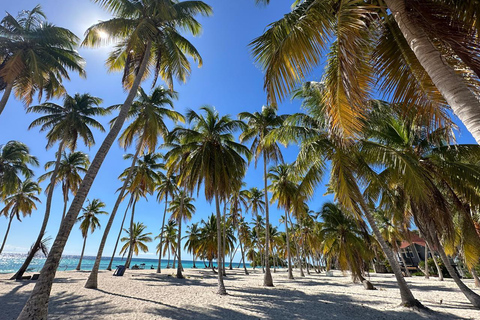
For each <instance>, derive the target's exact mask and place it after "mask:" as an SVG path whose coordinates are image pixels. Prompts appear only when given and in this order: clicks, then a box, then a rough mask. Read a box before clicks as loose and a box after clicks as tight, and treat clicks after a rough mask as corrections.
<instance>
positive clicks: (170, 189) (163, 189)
mask: <svg viewBox="0 0 480 320" xmlns="http://www.w3.org/2000/svg"><path fill="white" fill-rule="evenodd" d="M158 175H159V177H160V179H159V181H157V182H158V185H157V187H156V190H155V191H156V192H158V193H157V201H159V202H160V201H162V200H163V201H165V208H164V210H163V219H162V228H161V229H160V236H159V239H160V242H159V244H158V247H159V250H158V252H159V253H160V254H159V255H158V266H157V273H161V272H162V267H161V264H162V254H163V253H162V245H163V234H164V232H163V231H164V228H165V217H166V215H167V207H168V197H169V196H171V197H174V196H175V195H176V194H177V192H178V186H177V182H176V177H175V176H172V175H171V174H166V175H165V174H163V173H161V172H159V173H158Z"/></svg>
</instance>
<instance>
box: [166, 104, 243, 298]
mask: <svg viewBox="0 0 480 320" xmlns="http://www.w3.org/2000/svg"><path fill="white" fill-rule="evenodd" d="M201 110H202V111H203V112H204V115H201V114H198V113H196V112H195V111H193V110H190V111H188V113H187V120H188V122H189V123H190V124H191V128H189V129H185V128H180V127H177V128H175V129H174V130H173V131H172V140H171V141H175V140H174V139H176V141H178V142H179V144H177V145H173V146H172V148H171V150H170V151H169V152H168V153H167V154H166V155H165V156H166V159H167V165H168V167H169V169H170V170H171V171H172V172H176V171H178V170H180V169H181V170H180V172H179V185H181V186H183V187H185V188H186V189H187V190H189V191H193V190H195V189H197V190H198V189H199V188H200V186H201V185H202V184H203V188H204V192H205V198H206V199H207V201H212V200H213V199H215V208H216V214H217V221H216V223H217V232H218V239H217V241H218V257H217V261H218V266H219V268H220V267H221V265H222V263H221V262H222V250H221V248H222V242H221V221H222V219H221V213H220V212H221V211H220V202H221V201H226V199H227V197H228V195H229V194H230V193H231V192H233V191H234V190H236V189H237V188H238V186H239V185H241V184H242V179H243V177H244V175H245V172H246V169H247V161H246V160H245V159H244V157H246V158H247V159H249V158H250V151H249V150H248V148H246V147H245V146H243V145H241V144H239V143H237V142H235V141H234V137H233V132H234V131H236V130H237V129H242V128H243V127H244V123H243V122H241V121H237V120H232V119H231V118H230V117H229V116H223V117H220V116H219V114H218V113H217V112H216V111H215V110H214V109H213V108H211V107H202V108H201ZM198 192H199V190H198ZM218 294H221V295H223V294H226V290H225V285H224V283H223V274H222V272H218Z"/></svg>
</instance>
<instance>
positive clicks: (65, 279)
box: [0, 269, 480, 320]
mask: <svg viewBox="0 0 480 320" xmlns="http://www.w3.org/2000/svg"><path fill="white" fill-rule="evenodd" d="M173 274H174V271H173V270H172V269H170V270H163V273H162V274H156V273H155V270H132V271H127V272H126V273H125V276H123V277H113V276H112V272H107V271H102V272H101V273H100V275H99V290H90V289H85V288H84V287H83V286H84V284H85V280H86V279H87V277H88V272H86V271H84V272H82V271H81V272H75V271H67V272H58V273H57V277H56V279H55V283H54V285H53V289H52V295H51V299H50V306H49V319H138V320H145V319H227V320H234V319H423V318H430V319H480V311H479V310H475V309H473V308H471V307H470V304H469V302H468V301H467V299H466V298H465V296H464V295H463V294H462V293H461V292H460V291H459V290H458V289H457V287H456V286H455V284H454V283H453V281H452V280H451V279H446V280H445V281H444V282H438V281H437V280H436V279H435V278H431V279H430V280H425V279H424V278H423V277H413V278H407V281H408V283H409V285H410V286H411V288H412V290H413V293H414V295H415V296H416V297H417V299H419V300H420V301H421V302H422V303H423V304H424V305H426V306H427V307H429V308H430V309H432V310H433V311H434V313H433V314H430V315H425V314H423V313H422V314H419V313H416V312H413V311H410V310H406V309H404V308H401V307H398V304H399V303H400V299H399V291H398V289H397V288H396V283H395V280H394V277H393V275H376V274H372V275H371V281H372V283H373V284H374V285H375V286H376V287H377V288H378V290H375V291H367V290H364V289H363V286H362V285H359V284H353V283H351V281H350V277H348V276H343V275H342V274H341V273H340V272H335V273H334V277H326V276H325V274H320V275H318V274H312V275H310V276H308V275H307V277H305V278H300V276H299V275H298V273H297V272H295V273H294V275H295V276H296V277H297V278H296V280H288V279H287V277H286V273H285V271H281V272H277V273H274V274H273V279H274V283H275V287H274V288H265V287H263V286H262V283H263V275H262V272H261V269H260V270H259V269H257V270H255V271H252V273H251V274H250V275H249V276H245V275H244V274H243V272H242V271H241V270H240V269H235V270H233V271H229V272H228V277H227V278H226V280H225V285H226V288H227V291H228V293H229V295H228V296H219V295H217V294H216V293H215V292H216V285H217V279H216V276H215V275H213V273H212V271H211V270H205V269H189V270H186V272H185V275H186V277H187V278H186V279H183V280H180V279H176V278H174V277H172V275H173ZM9 276H11V275H6V274H3V275H0V319H2V320H3V319H15V318H16V316H17V315H18V314H19V312H20V310H21V308H22V307H23V305H24V303H25V301H26V299H27V298H28V295H29V294H30V292H31V290H32V288H33V286H34V283H33V282H31V281H23V282H15V281H10V280H7V279H8V278H9ZM465 282H466V284H467V285H468V286H469V287H470V288H472V287H473V282H472V281H471V280H466V281H465ZM475 291H476V292H477V293H480V290H475ZM440 301H442V303H440Z"/></svg>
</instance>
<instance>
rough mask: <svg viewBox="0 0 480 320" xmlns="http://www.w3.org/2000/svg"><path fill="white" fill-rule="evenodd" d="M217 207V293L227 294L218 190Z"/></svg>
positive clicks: (216, 195)
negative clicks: (223, 270)
mask: <svg viewBox="0 0 480 320" xmlns="http://www.w3.org/2000/svg"><path fill="white" fill-rule="evenodd" d="M215 207H216V211H217V254H218V256H217V262H218V269H219V270H218V291H217V293H218V294H220V295H226V294H227V290H226V289H225V284H224V283H223V272H222V271H221V268H222V233H221V232H222V226H221V222H220V219H222V217H221V215H220V199H219V194H218V192H216V193H215Z"/></svg>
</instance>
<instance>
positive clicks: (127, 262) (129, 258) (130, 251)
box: [125, 199, 137, 268]
mask: <svg viewBox="0 0 480 320" xmlns="http://www.w3.org/2000/svg"><path fill="white" fill-rule="evenodd" d="M136 204H137V200H136V199H134V200H133V204H132V216H131V218H130V248H129V250H128V256H127V261H126V262H125V268H130V263H131V262H132V257H133V247H134V243H133V241H134V239H133V237H132V235H133V219H134V218H135V206H136Z"/></svg>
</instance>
